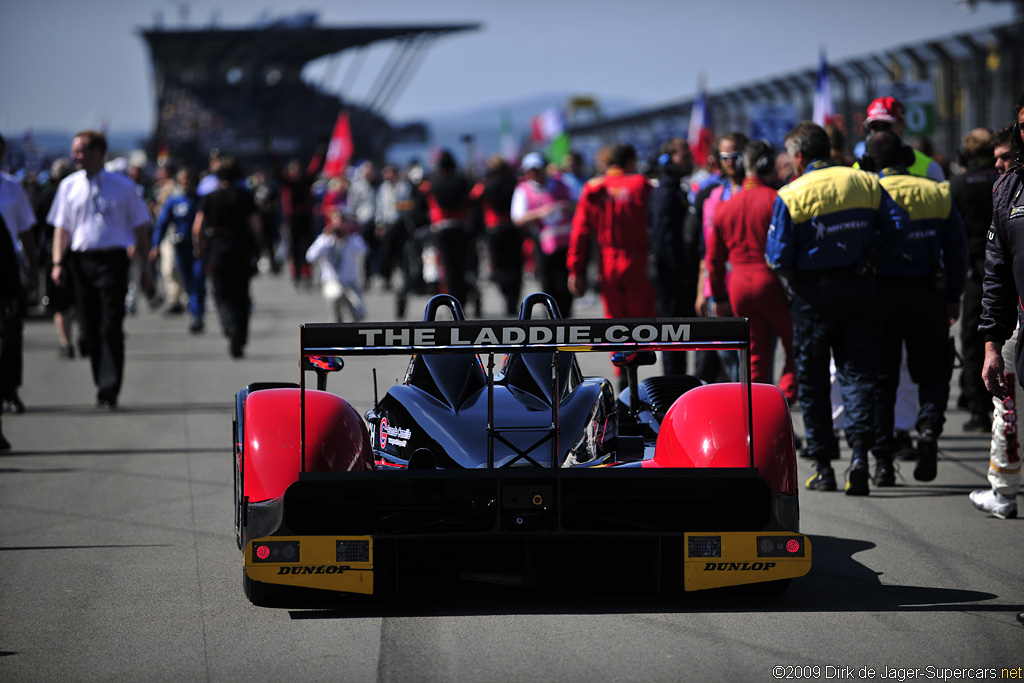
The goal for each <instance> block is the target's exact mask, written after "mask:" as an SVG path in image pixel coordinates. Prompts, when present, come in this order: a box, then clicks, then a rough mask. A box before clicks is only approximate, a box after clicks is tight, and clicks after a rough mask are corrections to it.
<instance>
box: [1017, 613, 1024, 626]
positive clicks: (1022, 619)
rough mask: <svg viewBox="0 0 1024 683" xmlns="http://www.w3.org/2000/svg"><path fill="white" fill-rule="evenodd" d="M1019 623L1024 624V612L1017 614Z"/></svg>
mask: <svg viewBox="0 0 1024 683" xmlns="http://www.w3.org/2000/svg"><path fill="white" fill-rule="evenodd" d="M1017 623H1018V624H1024V612H1017Z"/></svg>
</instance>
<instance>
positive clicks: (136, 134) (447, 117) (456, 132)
mask: <svg viewBox="0 0 1024 683" xmlns="http://www.w3.org/2000/svg"><path fill="white" fill-rule="evenodd" d="M570 97H572V95H570V94H568V93H561V94H559V93H553V94H548V95H538V96H537V97H531V98H528V99H522V100H514V101H508V102H497V103H495V104H491V105H484V106H480V107H474V108H472V109H468V110H465V111H453V112H450V113H445V114H438V115H435V116H428V117H423V118H422V119H418V121H422V122H423V123H425V124H426V125H427V128H428V131H429V134H430V141H429V142H428V143H426V144H401V145H394V146H392V148H391V149H390V150H389V151H388V160H389V161H391V162H392V163H396V164H400V165H406V164H407V163H408V162H409V161H410V160H411V159H413V158H418V159H419V160H420V161H421V162H422V163H424V164H427V163H428V162H429V158H430V152H431V150H434V149H440V148H446V149H450V150H451V151H452V153H453V154H454V155H455V157H456V158H457V159H458V161H459V163H460V164H463V163H465V161H466V158H465V157H466V144H465V143H464V142H462V138H463V136H465V135H471V136H473V146H474V157H475V158H477V159H486V158H487V157H488V156H490V155H492V154H496V153H498V152H499V151H500V149H501V147H500V135H501V120H502V116H503V115H507V116H508V119H509V121H510V123H511V125H512V131H513V134H514V135H515V136H516V139H517V140H523V139H527V138H528V137H529V134H530V119H531V118H533V117H534V116H536V115H537V114H539V113H541V112H542V111H545V110H546V109H550V108H552V107H559V108H562V109H564V108H565V106H566V104H567V103H568V102H569V99H570ZM598 106H599V107H600V111H601V114H602V115H603V116H616V115H619V114H623V113H626V112H630V111H637V110H640V109H642V108H643V107H644V106H646V105H645V104H644V103H641V102H637V101H635V100H628V99H625V98H620V97H602V98H599V99H598ZM395 123H396V124H397V125H401V124H402V123H406V122H402V121H396V122H395ZM73 135H74V131H66V132H62V131H50V130H39V131H32V150H31V151H30V153H29V155H28V157H25V156H24V155H23V153H22V132H21V131H4V137H5V138H6V139H7V147H8V158H7V160H6V161H7V165H9V166H11V167H13V168H19V167H21V166H23V165H26V162H28V165H30V166H35V167H39V166H49V164H50V162H51V161H53V160H54V159H56V158H57V157H61V156H67V155H68V150H69V149H70V147H71V138H72V136H73ZM148 137H149V133H148V132H145V131H118V132H111V133H110V135H109V139H108V141H109V146H110V153H111V155H112V156H127V155H128V154H129V153H130V152H131V151H132V150H136V149H141V148H144V147H145V142H146V140H147V139H148ZM151 161H152V160H151Z"/></svg>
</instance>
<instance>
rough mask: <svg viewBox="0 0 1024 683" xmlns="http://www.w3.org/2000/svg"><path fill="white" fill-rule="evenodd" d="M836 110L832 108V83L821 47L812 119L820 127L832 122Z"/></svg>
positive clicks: (823, 50)
mask: <svg viewBox="0 0 1024 683" xmlns="http://www.w3.org/2000/svg"><path fill="white" fill-rule="evenodd" d="M835 115H836V112H835V110H834V109H833V108H832V85H831V84H830V82H829V78H828V60H827V59H825V49H824V48H822V50H821V53H820V61H819V62H818V88H817V90H815V91H814V114H813V115H812V117H811V118H812V120H813V121H814V122H815V123H816V124H818V125H819V126H821V127H823V128H824V127H825V126H826V125H827V124H829V123H832V120H833V119H834V118H835Z"/></svg>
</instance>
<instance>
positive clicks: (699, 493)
mask: <svg viewBox="0 0 1024 683" xmlns="http://www.w3.org/2000/svg"><path fill="white" fill-rule="evenodd" d="M780 511H781V512H780ZM260 515H272V518H268V519H261V518H260ZM795 517H796V502H795V500H793V501H788V502H783V503H780V495H779V494H777V493H774V492H773V491H772V490H771V489H770V487H769V486H768V485H767V483H765V481H764V480H763V479H762V478H761V477H759V476H758V473H757V471H756V470H750V469H718V470H687V469H666V468H660V469H656V470H648V469H643V468H605V467H597V468H589V469H564V470H553V471H552V470H546V469H545V470H538V469H534V468H522V469H508V470H469V471H467V470H460V471H457V472H453V471H444V470H426V471H409V470H405V471H393V472H355V473H345V474H326V475H317V474H310V475H304V476H303V478H302V479H301V480H300V481H297V482H295V483H293V484H292V485H291V486H290V487H289V488H288V490H287V491H286V493H285V495H284V498H283V499H278V500H277V501H274V502H273V504H267V503H257V504H253V505H250V506H249V515H248V519H249V522H250V524H249V527H248V529H247V531H248V533H247V536H246V537H247V538H252V539H254V540H251V541H249V542H247V543H246V546H245V569H246V574H247V575H248V577H249V578H250V579H251V580H254V581H259V582H262V583H268V584H277V585H286V586H298V587H306V588H319V589H324V590H329V591H335V592H343V593H363V594H374V593H375V592H377V589H378V588H379V587H380V586H382V585H386V584H389V583H391V582H392V580H394V579H395V577H396V576H398V575H399V574H400V573H401V572H402V571H404V570H405V569H406V568H407V567H410V566H415V568H416V572H415V573H416V574H417V575H422V574H423V573H431V574H446V575H449V576H456V577H462V578H480V577H484V578H483V579H482V580H487V578H486V577H499V576H501V577H519V578H515V579H512V581H513V582H516V583H523V584H528V583H531V581H530V577H531V576H534V575H537V574H538V573H544V572H546V571H548V570H552V569H553V568H554V567H556V566H562V567H567V568H568V569H569V571H570V572H571V573H573V574H577V573H579V572H581V571H585V572H586V573H588V574H590V573H595V572H596V573H598V574H600V572H602V571H603V570H607V571H608V572H609V574H608V575H619V574H621V573H622V571H623V568H624V567H627V568H629V569H628V572H627V573H629V572H632V574H633V575H634V576H637V577H641V578H643V579H648V580H650V581H651V582H653V583H655V584H657V585H659V586H664V585H665V584H666V581H667V582H668V583H669V584H671V585H681V586H682V587H683V588H685V589H686V590H702V589H706V588H717V587H723V586H733V585H740V584H748V583H760V582H768V581H776V580H781V579H790V578H795V577H799V576H803V575H805V574H806V573H807V572H808V571H809V570H810V564H811V555H810V544H809V542H808V541H807V538H806V537H805V536H803V535H801V534H799V533H797V532H796V524H797V520H796V518H795ZM709 530H710V531H709ZM289 544H292V545H294V548H292V549H291V550H289V551H288V552H289V553H291V554H290V556H289V557H287V558H285V557H284V556H283V555H281V554H279V553H282V552H284V551H285V549H286V547H287V546H288V545H289ZM787 545H788V546H789V548H790V549H794V550H792V551H791V550H790V549H787ZM769 546H771V547H769ZM261 547H263V550H260V548H261ZM354 549H358V550H354ZM364 550H365V553H364ZM275 551H276V552H275ZM260 553H262V554H263V555H264V556H263V557H261V556H260ZM647 567H654V568H655V569H653V570H651V571H647V570H646V569H640V568H647ZM554 571H557V570H554ZM382 579H383V580H382ZM502 582H506V581H505V580H502ZM375 586H376V587H377V588H375Z"/></svg>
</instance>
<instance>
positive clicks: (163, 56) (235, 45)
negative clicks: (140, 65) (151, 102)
mask: <svg viewBox="0 0 1024 683" xmlns="http://www.w3.org/2000/svg"><path fill="white" fill-rule="evenodd" d="M479 27H480V24H447V25H431V24H414V25H403V26H347V27H327V26H299V27H291V26H279V25H269V26H266V27H258V28H241V29H224V28H210V29H196V30H187V29H186V30H182V29H175V30H160V29H152V30H143V31H141V34H142V36H143V37H144V38H145V39H146V42H147V43H148V44H149V46H150V50H151V52H152V55H153V60H154V62H156V63H159V62H161V61H164V60H168V59H170V60H181V59H182V58H183V57H187V58H188V61H194V62H201V63H205V64H208V65H213V64H218V63H224V62H228V61H235V60H240V59H244V60H245V61H246V62H248V63H252V62H259V63H275V62H276V63H291V64H295V63H300V64H305V63H306V62H309V61H312V60H314V59H317V58H319V57H323V56H325V55H329V54H334V53H336V52H341V51H342V50H347V49H349V48H354V47H363V46H366V45H369V44H371V43H375V42H377V41H382V40H400V39H403V38H414V37H417V36H430V37H437V36H440V35H443V34H447V33H456V32H459V31H468V30H474V29H477V28H479Z"/></svg>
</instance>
